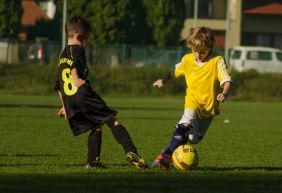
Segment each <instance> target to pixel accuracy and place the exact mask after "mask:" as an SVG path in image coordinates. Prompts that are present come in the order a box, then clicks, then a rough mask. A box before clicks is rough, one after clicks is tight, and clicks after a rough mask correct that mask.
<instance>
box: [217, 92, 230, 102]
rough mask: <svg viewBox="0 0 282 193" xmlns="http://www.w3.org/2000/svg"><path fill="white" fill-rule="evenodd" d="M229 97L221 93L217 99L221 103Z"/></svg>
mask: <svg viewBox="0 0 282 193" xmlns="http://www.w3.org/2000/svg"><path fill="white" fill-rule="evenodd" d="M227 97H228V95H227V94H224V93H220V94H218V95H217V97H216V99H217V100H218V101H219V102H222V103H223V102H225V101H226V100H227Z"/></svg>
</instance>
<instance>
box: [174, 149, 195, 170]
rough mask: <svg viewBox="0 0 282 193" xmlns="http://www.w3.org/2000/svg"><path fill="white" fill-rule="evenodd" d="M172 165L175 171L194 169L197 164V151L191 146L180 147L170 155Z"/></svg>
mask: <svg viewBox="0 0 282 193" xmlns="http://www.w3.org/2000/svg"><path fill="white" fill-rule="evenodd" d="M172 163H173V165H174V167H175V168H176V169H179V170H187V169H192V168H195V167H196V166H197V165H198V163H199V155H198V151H197V149H196V148H195V147H193V146H192V145H181V146H179V147H177V148H176V149H175V150H174V152H173V154H172Z"/></svg>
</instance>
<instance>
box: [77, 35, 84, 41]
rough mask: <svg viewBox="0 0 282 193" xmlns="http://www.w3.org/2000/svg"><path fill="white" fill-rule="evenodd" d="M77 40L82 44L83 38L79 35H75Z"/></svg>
mask: <svg viewBox="0 0 282 193" xmlns="http://www.w3.org/2000/svg"><path fill="white" fill-rule="evenodd" d="M77 40H78V41H80V42H82V41H83V36H82V35H81V34H78V35H77Z"/></svg>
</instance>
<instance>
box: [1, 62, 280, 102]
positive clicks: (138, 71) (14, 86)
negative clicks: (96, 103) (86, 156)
mask: <svg viewBox="0 0 282 193" xmlns="http://www.w3.org/2000/svg"><path fill="white" fill-rule="evenodd" d="M89 68H90V73H89V79H90V82H91V85H92V86H93V88H94V90H96V91H97V92H98V93H101V94H102V95H113V96H120V95H123V96H164V95H181V96H184V95H185V90H186V84H185V81H184V79H181V78H180V79H177V80H171V81H170V82H168V83H167V84H166V85H165V86H164V87H163V88H160V89H156V88H154V87H153V86H152V84H153V82H154V81H155V80H157V79H158V78H162V77H164V76H165V75H166V74H167V73H168V71H169V67H168V66H161V67H142V68H136V67H133V66H122V67H118V68H109V67H106V66H93V65H90V66H89ZM56 75H57V66H56V65H53V66H49V65H34V64H30V65H28V64H24V65H2V66H0V90H1V92H2V93H21V94H48V93H49V94H50V93H54V89H53V87H54V83H55V80H56ZM232 79H233V82H234V84H233V88H232V93H231V94H230V100H240V101H241V100H248V101H264V100H268V101H269V100H274V101H279V100H281V98H282V86H281V84H279V83H280V82H281V81H282V76H281V74H259V73H257V72H256V71H249V72H244V73H237V72H233V73H232Z"/></svg>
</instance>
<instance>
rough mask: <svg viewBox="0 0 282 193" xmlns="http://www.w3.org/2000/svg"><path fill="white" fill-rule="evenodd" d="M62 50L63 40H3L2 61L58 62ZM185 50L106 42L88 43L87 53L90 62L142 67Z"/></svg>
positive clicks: (177, 58)
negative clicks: (100, 43) (97, 44)
mask: <svg viewBox="0 0 282 193" xmlns="http://www.w3.org/2000/svg"><path fill="white" fill-rule="evenodd" d="M60 52H61V42H52V41H27V42H17V41H10V40H0V63H7V64H18V63H20V64H26V63H34V64H46V65H49V64H54V63H57V61H58V57H59V55H60ZM185 52H186V49H185V48H184V47H170V48H163V49H160V48H156V47H152V46H129V45H104V46H95V47H94V46H89V47H87V49H86V56H87V59H88V64H89V65H106V66H110V67H116V66H120V65H132V66H135V67H142V66H156V65H171V64H175V63H177V62H178V61H180V60H181V58H182V56H183V55H184V54H185Z"/></svg>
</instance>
